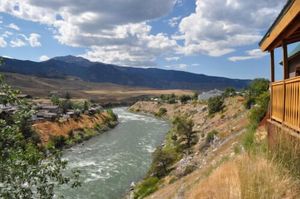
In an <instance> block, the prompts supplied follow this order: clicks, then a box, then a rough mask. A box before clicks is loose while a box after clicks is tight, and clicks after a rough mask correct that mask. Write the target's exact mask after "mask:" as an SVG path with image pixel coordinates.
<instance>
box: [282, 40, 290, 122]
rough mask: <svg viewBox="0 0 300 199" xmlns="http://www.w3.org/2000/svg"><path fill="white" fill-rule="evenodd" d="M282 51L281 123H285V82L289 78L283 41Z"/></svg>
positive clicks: (285, 45) (286, 52)
mask: <svg viewBox="0 0 300 199" xmlns="http://www.w3.org/2000/svg"><path fill="white" fill-rule="evenodd" d="M282 49H283V77H284V78H283V116H282V121H283V123H284V122H285V109H286V106H285V103H286V85H285V80H286V79H288V78H289V66H288V49H287V44H286V42H285V41H283V42H282Z"/></svg>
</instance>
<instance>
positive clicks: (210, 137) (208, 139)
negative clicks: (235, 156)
mask: <svg viewBox="0 0 300 199" xmlns="http://www.w3.org/2000/svg"><path fill="white" fill-rule="evenodd" d="M218 134H219V132H218V131H216V130H213V131H211V132H209V133H208V134H207V135H206V143H211V142H212V141H214V139H215V136H216V135H218Z"/></svg>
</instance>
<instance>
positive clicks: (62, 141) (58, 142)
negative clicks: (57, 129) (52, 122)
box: [51, 135, 66, 149]
mask: <svg viewBox="0 0 300 199" xmlns="http://www.w3.org/2000/svg"><path fill="white" fill-rule="evenodd" d="M51 141H52V143H53V146H54V147H55V148H58V149H60V148H62V147H64V146H65V145H66V138H65V137H64V136H62V135H60V136H54V137H52V138H51Z"/></svg>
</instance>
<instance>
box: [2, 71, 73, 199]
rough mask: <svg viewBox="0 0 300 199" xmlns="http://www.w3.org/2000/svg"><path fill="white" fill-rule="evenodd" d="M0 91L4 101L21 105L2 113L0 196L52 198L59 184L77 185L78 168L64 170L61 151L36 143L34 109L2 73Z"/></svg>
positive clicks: (6, 198) (9, 198)
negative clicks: (68, 173) (32, 122)
mask: <svg viewBox="0 0 300 199" xmlns="http://www.w3.org/2000/svg"><path fill="white" fill-rule="evenodd" d="M0 93H2V95H1V96H0V103H1V104H9V105H14V106H17V107H18V109H17V110H16V111H15V112H13V113H9V114H6V115H5V116H3V115H2V114H1V115H0V198H4V199H11V198H12V199H14V198H45V199H46V198H53V196H54V188H55V187H56V186H59V185H62V184H70V185H71V186H72V187H76V186H78V185H79V183H78V181H77V178H78V173H77V172H74V173H73V174H74V175H72V176H66V175H64V174H63V172H62V171H63V170H64V169H65V167H66V164H67V162H66V161H64V160H62V159H61V152H60V151H57V150H55V149H46V148H45V147H43V146H42V145H41V143H38V144H37V143H36V142H37V141H36V138H34V137H33V136H31V134H30V133H28V131H30V130H31V129H30V128H28V127H29V125H28V124H29V119H30V118H31V115H32V110H31V108H30V106H29V104H28V103H27V102H26V101H25V100H23V99H19V98H18V97H17V95H18V94H19V92H18V91H15V90H13V89H12V88H11V87H10V86H9V85H7V84H6V83H5V82H4V80H3V77H2V76H1V77H0ZM73 177H74V178H73Z"/></svg>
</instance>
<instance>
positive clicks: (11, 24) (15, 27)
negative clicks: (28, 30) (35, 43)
mask: <svg viewBox="0 0 300 199" xmlns="http://www.w3.org/2000/svg"><path fill="white" fill-rule="evenodd" d="M7 27H8V28H10V29H14V30H17V31H20V28H19V26H17V25H16V24H14V23H10V24H9V25H8V26H7Z"/></svg>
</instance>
